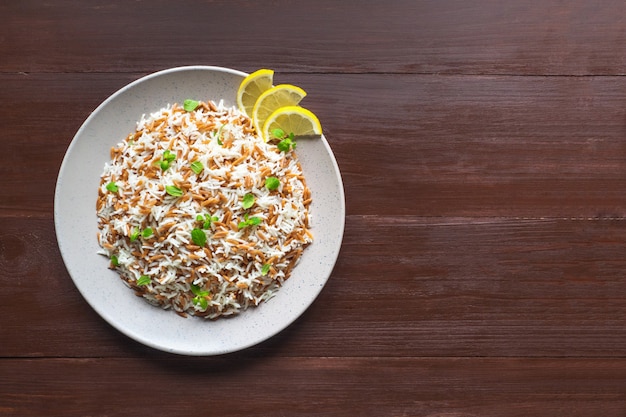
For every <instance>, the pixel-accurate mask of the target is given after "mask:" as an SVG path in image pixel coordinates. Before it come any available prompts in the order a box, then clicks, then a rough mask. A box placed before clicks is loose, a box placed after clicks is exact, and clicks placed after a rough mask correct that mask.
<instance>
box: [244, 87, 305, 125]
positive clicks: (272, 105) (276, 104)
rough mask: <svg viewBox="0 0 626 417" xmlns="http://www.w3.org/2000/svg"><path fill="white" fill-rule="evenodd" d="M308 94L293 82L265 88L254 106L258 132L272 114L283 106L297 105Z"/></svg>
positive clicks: (253, 121)
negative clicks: (292, 83)
mask: <svg viewBox="0 0 626 417" xmlns="http://www.w3.org/2000/svg"><path fill="white" fill-rule="evenodd" d="M305 96H306V92H305V91H304V90H303V89H301V88H300V87H296V86H295V85H291V84H280V85H277V86H276V87H272V88H270V89H269V90H265V91H264V92H263V93H261V95H260V96H259V98H258V99H257V100H256V103H254V107H253V108H252V114H251V115H250V117H252V123H253V124H254V127H255V129H256V131H257V132H260V131H261V128H262V127H263V124H264V123H265V120H266V119H267V118H268V117H269V115H270V114H272V113H274V111H275V110H278V109H279V108H281V107H286V106H295V105H297V104H298V103H300V101H301V100H302V99H303V98H304V97H305Z"/></svg>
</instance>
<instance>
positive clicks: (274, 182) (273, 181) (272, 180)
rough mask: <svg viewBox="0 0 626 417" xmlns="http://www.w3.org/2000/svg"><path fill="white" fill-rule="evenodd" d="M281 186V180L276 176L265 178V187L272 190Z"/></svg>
mask: <svg viewBox="0 0 626 417" xmlns="http://www.w3.org/2000/svg"><path fill="white" fill-rule="evenodd" d="M279 186H280V180H279V179H278V178H276V177H267V178H265V188H267V189H268V190H270V191H273V190H275V189H277V188H278V187H279Z"/></svg>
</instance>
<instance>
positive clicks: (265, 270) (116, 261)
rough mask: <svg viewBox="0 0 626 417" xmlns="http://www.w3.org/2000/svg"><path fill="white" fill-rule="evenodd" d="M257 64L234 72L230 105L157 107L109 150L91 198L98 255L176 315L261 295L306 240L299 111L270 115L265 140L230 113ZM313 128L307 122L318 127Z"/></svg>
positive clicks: (212, 313)
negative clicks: (240, 78) (241, 74)
mask: <svg viewBox="0 0 626 417" xmlns="http://www.w3.org/2000/svg"><path fill="white" fill-rule="evenodd" d="M268 71H269V70H267V71H264V72H262V73H260V75H259V74H257V77H256V81H255V78H254V77H253V78H252V79H249V78H246V80H248V82H247V84H245V85H244V83H245V81H244V83H242V88H240V89H239V91H238V106H237V107H227V106H225V105H224V104H223V103H222V102H217V103H216V102H213V101H198V100H191V99H189V100H185V101H184V103H183V104H182V105H179V104H173V105H168V106H166V107H164V108H162V109H160V110H158V111H155V112H154V113H151V114H149V115H147V116H146V115H144V116H143V117H142V118H141V120H139V122H138V123H137V127H136V130H135V131H134V132H132V133H130V134H129V135H128V136H127V137H126V138H125V139H124V140H123V141H121V142H120V143H119V144H117V145H116V146H114V147H113V148H112V149H111V160H110V161H109V162H108V163H106V164H105V167H104V170H103V173H102V176H101V181H100V187H99V189H98V198H97V204H96V211H97V216H98V228H99V233H98V241H99V244H100V246H101V252H100V253H101V254H103V255H105V256H107V257H108V258H109V259H110V267H111V268H113V269H115V270H116V271H117V272H118V273H119V275H120V277H121V278H122V279H123V280H124V282H126V284H127V285H128V286H129V287H131V288H132V289H133V290H134V291H135V293H136V294H137V295H139V296H142V297H144V298H145V299H146V300H148V301H149V302H150V303H152V304H155V305H158V306H161V307H162V308H165V309H171V310H174V311H176V312H177V313H178V314H180V315H182V316H187V315H195V316H200V317H205V318H211V319H215V318H218V317H223V316H228V315H233V314H237V313H240V312H241V311H243V310H245V309H247V308H248V307H251V306H257V305H259V304H261V303H262V302H265V301H267V300H269V299H271V298H272V297H273V296H274V295H275V293H276V291H277V290H278V289H279V288H280V286H281V285H282V284H283V283H284V282H285V280H287V279H288V278H289V276H290V274H291V271H292V270H293V268H294V266H295V265H296V264H297V262H298V260H299V259H300V257H301V256H302V254H303V251H304V250H305V248H306V247H307V246H308V245H309V244H311V243H312V242H313V235H312V233H311V231H310V227H311V226H310V219H309V217H310V213H309V211H310V206H311V202H312V196H311V192H310V190H309V188H308V187H307V185H306V180H305V177H304V174H303V172H302V168H301V166H300V163H299V161H298V158H297V155H296V153H295V151H294V148H295V140H294V139H295V138H296V137H297V135H298V131H297V129H299V127H298V126H300V125H298V126H296V125H295V124H294V123H295V122H294V120H296V118H298V117H300V118H301V119H302V120H308V121H309V123H311V119H310V116H308V113H306V112H305V111H304V110H303V109H302V110H298V111H295V110H293V109H292V108H293V107H294V106H285V107H281V108H282V109H283V111H282V112H281V110H280V109H278V110H276V111H274V112H272V115H270V117H269V118H268V119H267V123H270V122H271V123H270V125H269V128H272V129H273V131H274V133H276V134H275V135H274V136H273V137H272V140H270V141H267V142H266V141H264V140H263V137H267V135H265V136H262V135H261V133H260V132H258V131H257V130H256V129H255V128H254V123H253V120H252V119H251V118H250V117H248V116H247V114H248V113H247V112H246V113H244V111H242V110H240V108H241V106H243V107H244V108H247V109H250V110H251V109H252V108H253V107H254V106H253V105H252V106H251V105H250V98H251V97H254V96H255V95H256V97H257V98H258V96H260V95H261V94H262V93H263V91H266V90H269V89H270V88H271V74H273V72H271V74H270V73H268ZM251 80H252V81H251ZM268 80H269V84H270V85H269V86H268V85H267V82H268ZM252 85H255V87H254V88H253V87H252ZM261 90H263V91H261ZM240 99H241V100H240ZM255 100H256V99H255ZM253 104H254V103H253ZM289 109H291V110H289ZM277 112H279V113H278V114H276V113H277ZM294 112H295V113H294ZM293 114H300V116H293ZM303 114H306V117H305V116H303ZM315 120H317V119H315ZM267 123H266V124H267ZM313 125H314V126H313V128H310V127H308V128H307V131H309V130H310V131H312V132H314V133H316V134H321V128H320V127H319V122H317V124H315V123H313ZM281 128H282V129H286V130H285V131H284V137H279V129H281ZM292 128H293V129H295V131H293V132H292V130H290V129H292ZM293 133H295V134H296V136H294V135H293ZM290 134H291V138H289V135H290ZM287 139H289V141H290V143H287V142H286V140H287ZM286 143H287V145H288V146H286Z"/></svg>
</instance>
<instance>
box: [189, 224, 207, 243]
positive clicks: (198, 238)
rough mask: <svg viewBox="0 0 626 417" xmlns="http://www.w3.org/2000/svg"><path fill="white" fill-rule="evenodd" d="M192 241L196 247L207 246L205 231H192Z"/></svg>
mask: <svg viewBox="0 0 626 417" xmlns="http://www.w3.org/2000/svg"><path fill="white" fill-rule="evenodd" d="M191 240H193V243H195V244H196V245H198V246H200V247H203V246H204V245H205V244H206V234H205V233H204V230H202V229H197V228H196V229H193V230H192V231H191Z"/></svg>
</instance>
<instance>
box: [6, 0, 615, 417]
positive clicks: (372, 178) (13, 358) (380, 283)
mask: <svg viewBox="0 0 626 417" xmlns="http://www.w3.org/2000/svg"><path fill="white" fill-rule="evenodd" d="M624 16H626V3H624V2H623V1H622V0H613V1H608V0H607V1H598V2H592V1H583V0H576V1H573V0H572V1H556V0H546V1H529V0H509V1H495V0H491V1H490V0H480V1H472V2H470V1H464V0H463V1H461V0H459V1H441V0H432V1H409V0H398V1H395V0H394V1H388V2H382V1H336V0H324V1H300V0H294V1H288V0H278V1H273V2H261V1H259V2H253V1H243V0H223V1H222V0H216V1H165V0H159V1H150V2H148V1H107V2H99V1H94V0H90V1H84V0H80V1H69V0H67V1H48V2H45V1H35V0H20V1H4V2H2V3H0V124H1V126H2V131H1V133H0V144H1V146H0V152H1V155H2V158H1V159H2V164H1V166H0V195H1V197H0V271H2V272H0V415H3V416H127V415H129V416H152V415H154V416H170V415H171V416H175V415H176V416H183V415H220V416H250V415H255V416H257V415H258V416H290V417H293V416H376V417H378V416H431V417H434V416H438V417H443V416H446V417H452V416H454V417H460V416H463V417H465V416H570V417H571V416H603V417H610V416H624V415H626V321H625V319H626V279H625V272H626V218H625V215H626V77H625V75H626V49H625V46H626V19H625V17H624ZM196 64H198V65H218V66H224V67H230V68H235V69H238V70H241V71H245V72H251V71H253V70H256V69H258V68H272V69H274V70H275V71H276V77H277V78H279V79H280V81H281V82H288V83H294V84H297V85H299V86H301V87H303V88H304V89H305V90H306V91H307V92H308V97H307V98H306V100H307V107H309V108H310V109H312V110H313V111H315V113H316V114H317V115H318V116H319V118H320V119H321V121H322V124H323V127H324V130H325V134H326V137H327V138H328V141H329V143H330V145H331V147H332V149H333V151H334V153H335V156H336V158H337V161H338V164H339V167H340V169H341V172H342V175H343V181H344V185H345V192H346V210H347V212H346V230H345V236H344V241H343V246H342V249H341V252H340V255H339V259H338V261H337V264H336V266H335V269H334V271H333V273H332V275H331V277H330V279H329V281H328V284H327V285H326V287H325V288H324V289H323V291H322V293H321V295H320V296H319V298H318V299H317V300H316V301H315V302H314V304H313V305H312V306H311V307H310V308H309V309H308V310H307V311H306V312H305V313H304V315H302V316H301V317H300V318H299V319H298V320H297V321H296V322H295V323H294V324H293V325H291V326H290V327H288V328H287V329H286V330H284V331H283V332H281V333H280V334H278V335H277V336H275V337H273V338H271V339H269V340H268V341H266V342H264V343H261V344H260V345H257V346H255V347H252V348H249V349H247V350H244V351H240V352H237V353H233V354H228V355H223V356H217V357H186V356H178V355H171V354H167V353H163V352H160V351H157V350H153V349H151V348H149V347H146V346H143V345H141V344H139V343H137V342H135V341H133V340H131V339H129V338H128V337H126V336H124V335H122V334H121V333H119V332H118V331H117V330H115V329H114V328H113V327H111V326H110V325H108V324H107V323H106V322H105V321H104V320H103V319H101V318H100V316H98V315H97V314H96V313H95V312H94V311H93V310H92V309H91V308H90V307H89V305H88V304H87V303H86V302H85V300H84V299H83V298H82V297H81V295H80V294H79V293H78V291H77V289H76V288H75V286H74V284H73V282H72V280H71V278H70V276H69V274H68V273H67V271H66V269H65V266H64V264H63V261H62V259H61V257H60V252H59V249H58V246H57V241H56V236H55V230H54V223H53V197H54V187H55V181H56V176H57V173H58V170H59V167H60V164H61V161H62V159H63V156H64V153H65V151H66V149H67V147H68V145H69V143H70V141H71V140H72V137H73V136H74V134H75V133H76V131H77V129H78V128H79V127H80V125H81V124H82V122H83V121H84V120H85V118H86V117H87V116H88V115H89V114H90V112H91V111H92V110H93V109H95V107H96V106H97V105H98V104H99V103H101V102H102V101H103V100H104V99H106V98H107V97H108V96H109V95H110V94H112V93H113V92H115V91H116V90H118V89H119V88H121V87H122V86H124V85H126V84H127V83H129V82H131V81H133V80H136V79H138V78H140V77H141V76H144V75H146V74H149V73H152V72H155V71H158V70H161V69H165V68H169V67H175V66H183V65H196ZM77 175H80V173H77Z"/></svg>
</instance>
